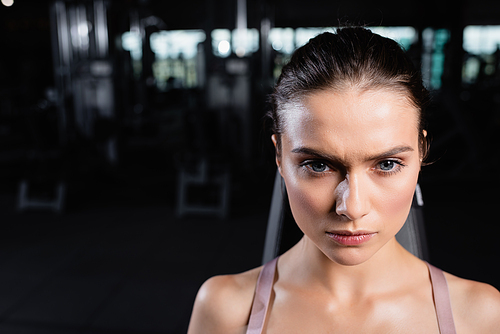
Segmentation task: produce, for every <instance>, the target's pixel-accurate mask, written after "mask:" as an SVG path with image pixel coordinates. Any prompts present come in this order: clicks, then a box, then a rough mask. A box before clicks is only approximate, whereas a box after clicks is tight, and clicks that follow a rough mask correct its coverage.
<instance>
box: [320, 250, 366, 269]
mask: <svg viewBox="0 0 500 334" xmlns="http://www.w3.org/2000/svg"><path fill="white" fill-rule="evenodd" d="M325 255H326V256H327V257H328V258H329V259H330V260H331V261H332V262H335V263H338V264H340V265H343V266H357V265H360V264H363V263H365V262H366V261H368V260H369V259H371V258H372V257H373V255H374V252H370V251H369V250H368V249H360V248H354V247H352V248H347V249H342V250H338V251H333V252H330V254H327V253H325Z"/></svg>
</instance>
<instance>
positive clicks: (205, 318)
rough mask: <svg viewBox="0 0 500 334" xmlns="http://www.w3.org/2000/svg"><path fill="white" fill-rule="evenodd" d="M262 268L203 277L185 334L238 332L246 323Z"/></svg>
mask: <svg viewBox="0 0 500 334" xmlns="http://www.w3.org/2000/svg"><path fill="white" fill-rule="evenodd" d="M261 270H262V267H258V268H255V269H252V270H249V271H246V272H243V273H240V274H234V275H219V276H214V277H211V278H209V279H208V280H206V281H205V282H204V283H203V285H202V286H201V287H200V289H199V291H198V294H197V295H196V300H195V303H194V307H193V312H192V314H191V321H190V324H189V330H188V333H189V334H195V333H241V332H242V329H244V328H245V326H246V325H247V322H248V317H249V315H250V308H251V306H252V302H253V296H254V292H255V285H256V284H257V279H258V276H259V273H260V271H261Z"/></svg>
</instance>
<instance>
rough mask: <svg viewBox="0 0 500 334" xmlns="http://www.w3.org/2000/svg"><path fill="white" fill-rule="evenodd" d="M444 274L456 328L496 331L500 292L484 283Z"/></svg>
mask: <svg viewBox="0 0 500 334" xmlns="http://www.w3.org/2000/svg"><path fill="white" fill-rule="evenodd" d="M445 276H446V280H447V281H448V286H449V290H450V299H451V304H452V309H453V315H454V319H455V323H456V326H457V328H463V329H464V330H463V332H464V333H498V330H499V328H500V292H499V291H498V290H497V289H496V288H494V287H493V286H491V285H489V284H486V283H480V282H476V281H471V280H468V279H463V278H459V277H457V276H454V275H451V274H449V273H445ZM465 329H466V330H465Z"/></svg>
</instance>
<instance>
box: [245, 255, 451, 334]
mask: <svg viewBox="0 0 500 334" xmlns="http://www.w3.org/2000/svg"><path fill="white" fill-rule="evenodd" d="M277 262H278V258H275V259H274V260H271V261H269V262H268V263H266V264H265V265H264V267H263V268H262V270H261V272H260V274H259V278H258V279H257V285H256V288H255V296H254V300H253V305H252V312H251V314H250V319H249V321H248V327H247V331H246V333H247V334H262V330H263V329H264V323H265V321H266V314H267V309H268V306H269V301H270V299H271V292H272V290H273V284H274V274H275V272H276V265H277ZM425 263H426V264H427V267H428V268H429V273H430V277H431V285H432V294H433V297H434V307H435V309H436V316H437V320H438V325H439V333H440V334H456V330H455V323H454V321H453V314H452V311H451V302H450V294H449V291H448V283H447V281H446V277H445V276H444V274H443V271H442V270H441V269H438V268H436V267H434V266H433V265H431V264H429V263H427V262H425Z"/></svg>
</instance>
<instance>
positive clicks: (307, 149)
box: [292, 145, 414, 162]
mask: <svg viewBox="0 0 500 334" xmlns="http://www.w3.org/2000/svg"><path fill="white" fill-rule="evenodd" d="M412 151H414V149H413V148H412V147H411V146H406V145H401V146H396V147H394V148H391V149H389V150H387V151H384V152H381V153H377V154H374V155H372V156H369V157H368V158H366V159H365V160H366V161H372V160H379V159H383V158H388V157H391V156H393V155H396V154H399V153H404V152H412ZM292 153H300V154H307V155H312V156H315V157H318V158H321V159H324V160H328V161H334V162H342V160H341V159H339V158H338V157H336V156H334V155H331V154H328V153H324V152H321V151H318V150H315V149H313V148H310V147H304V146H300V147H297V148H294V149H293V150H292Z"/></svg>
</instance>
